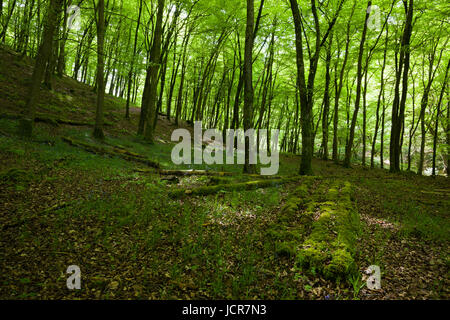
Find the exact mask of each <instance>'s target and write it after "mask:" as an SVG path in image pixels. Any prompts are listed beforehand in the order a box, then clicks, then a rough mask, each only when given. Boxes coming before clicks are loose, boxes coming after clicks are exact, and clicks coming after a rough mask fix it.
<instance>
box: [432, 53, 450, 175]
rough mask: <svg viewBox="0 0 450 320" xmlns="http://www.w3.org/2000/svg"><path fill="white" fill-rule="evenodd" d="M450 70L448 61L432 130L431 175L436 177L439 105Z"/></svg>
mask: <svg viewBox="0 0 450 320" xmlns="http://www.w3.org/2000/svg"><path fill="white" fill-rule="evenodd" d="M449 68H450V60H449V61H448V63H447V68H446V69H445V77H444V83H443V84H442V89H441V94H440V95H439V101H438V104H437V110H436V121H435V126H434V127H435V129H434V139H433V172H432V175H433V176H435V175H436V154H437V140H438V136H439V135H438V133H439V117H440V113H441V104H442V98H443V97H444V93H445V89H446V87H447V76H448V70H449Z"/></svg>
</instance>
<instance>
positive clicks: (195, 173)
mask: <svg viewBox="0 0 450 320" xmlns="http://www.w3.org/2000/svg"><path fill="white" fill-rule="evenodd" d="M135 171H137V172H142V173H155V171H153V170H149V169H135ZM156 173H159V174H160V175H162V176H177V177H181V176H218V177H224V176H232V175H233V173H232V172H217V171H205V170H163V169H160V170H158V171H157V172H156Z"/></svg>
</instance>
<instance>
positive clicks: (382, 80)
mask: <svg viewBox="0 0 450 320" xmlns="http://www.w3.org/2000/svg"><path fill="white" fill-rule="evenodd" d="M388 39H389V31H388V28H386V40H385V44H384V53H383V65H382V67H381V76H380V79H381V81H380V92H379V94H378V100H377V114H376V117H377V119H376V122H375V134H374V136H373V140H372V150H371V154H370V167H371V168H374V166H375V164H374V157H375V153H376V143H377V136H378V127H379V123H380V107H381V99H382V96H383V94H384V71H385V70H386V56H387V46H388ZM383 110H384V106H383Z"/></svg>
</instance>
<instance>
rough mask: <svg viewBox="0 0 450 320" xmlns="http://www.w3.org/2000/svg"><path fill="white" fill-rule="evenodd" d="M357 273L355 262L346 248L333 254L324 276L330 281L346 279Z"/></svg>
mask: <svg viewBox="0 0 450 320" xmlns="http://www.w3.org/2000/svg"><path fill="white" fill-rule="evenodd" d="M354 271H356V267H355V260H354V259H353V257H352V255H351V254H350V252H349V251H348V250H347V249H346V248H339V249H336V250H334V251H333V252H332V257H331V261H330V263H329V264H328V265H326V266H325V267H324V269H323V274H324V276H325V277H326V278H329V279H345V278H346V277H347V276H348V275H350V274H353V272H354Z"/></svg>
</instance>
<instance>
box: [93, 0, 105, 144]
mask: <svg viewBox="0 0 450 320" xmlns="http://www.w3.org/2000/svg"><path fill="white" fill-rule="evenodd" d="M104 42H105V0H98V4H97V110H96V113H95V126H94V137H95V138H96V139H104V137H105V136H104V133H103V105H104V99H105V78H104V68H105V61H104Z"/></svg>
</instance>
